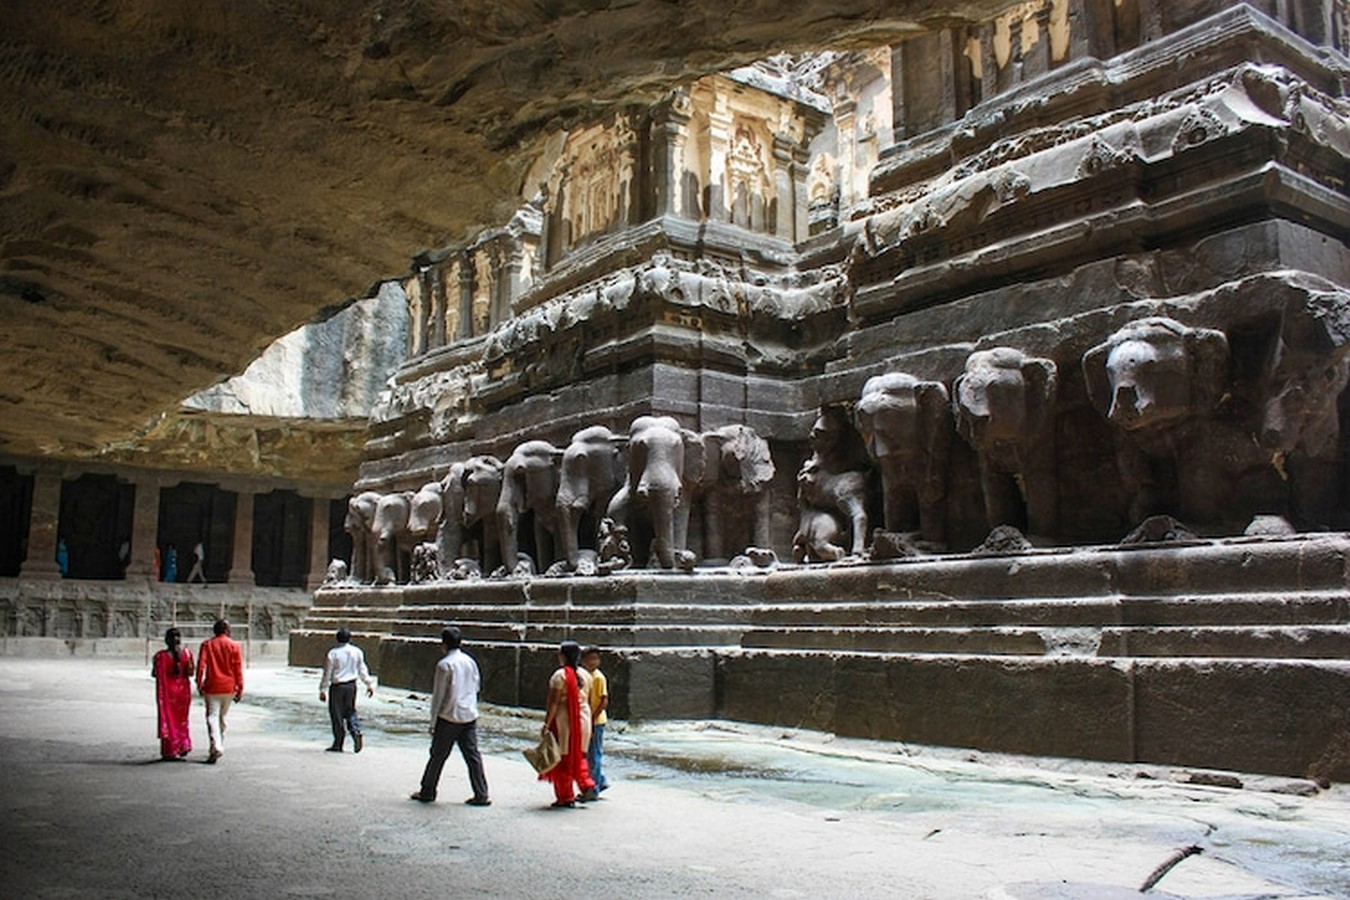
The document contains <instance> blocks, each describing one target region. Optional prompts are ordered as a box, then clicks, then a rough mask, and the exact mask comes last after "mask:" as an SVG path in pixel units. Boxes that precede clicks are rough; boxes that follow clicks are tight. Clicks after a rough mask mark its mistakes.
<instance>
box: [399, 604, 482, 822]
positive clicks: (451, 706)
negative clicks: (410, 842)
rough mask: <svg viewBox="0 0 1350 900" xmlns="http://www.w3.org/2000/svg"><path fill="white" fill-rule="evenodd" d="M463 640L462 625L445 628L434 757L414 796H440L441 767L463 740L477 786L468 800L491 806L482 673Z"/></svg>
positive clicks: (435, 697) (434, 712)
mask: <svg viewBox="0 0 1350 900" xmlns="http://www.w3.org/2000/svg"><path fill="white" fill-rule="evenodd" d="M459 644H460V633H459V629H458V628H456V627H455V626H454V625H451V626H449V627H447V628H444V629H442V630H441V646H442V647H443V648H444V650H445V655H444V656H442V657H441V660H440V662H438V663H436V681H435V686H434V687H433V689H432V692H431V758H430V759H429V760H427V767H426V769H425V771H423V772H422V787H421V788H420V789H419V790H418V791H417V792H416V793H415V794H413V795H412V799H413V800H417V801H420V802H422V803H431V802H433V801H434V800H435V799H436V789H437V786H438V785H439V784H440V781H441V769H443V768H444V767H445V761H446V760H447V759H449V758H450V751H451V750H452V749H453V748H454V746H455V744H459V752H460V754H461V755H462V756H463V757H464V764H465V765H467V766H468V767H469V783H470V784H471V785H472V786H473V796H472V797H470V798H469V799H468V800H465V801H464V802H465V803H467V804H469V805H470V806H491V805H492V801H491V800H490V799H489V798H488V783H487V776H486V775H485V774H484V773H483V757H482V756H481V755H480V754H479V752H478V691H479V688H480V687H481V683H482V676H481V675H480V674H479V672H478V663H477V661H476V660H474V658H473V657H472V656H470V655H469V654H467V653H465V652H464V651H463V650H461V649H460V648H459Z"/></svg>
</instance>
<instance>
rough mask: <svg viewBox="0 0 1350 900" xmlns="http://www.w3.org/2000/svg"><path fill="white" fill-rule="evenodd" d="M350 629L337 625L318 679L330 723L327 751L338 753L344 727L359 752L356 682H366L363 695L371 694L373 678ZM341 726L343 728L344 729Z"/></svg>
mask: <svg viewBox="0 0 1350 900" xmlns="http://www.w3.org/2000/svg"><path fill="white" fill-rule="evenodd" d="M351 641H352V633H351V632H350V631H348V630H347V629H346V628H345V627H344V628H339V629H338V633H337V646H336V647H334V648H333V649H332V650H329V651H328V659H326V660H325V661H324V664H323V678H322V679H321V680H320V681H319V699H320V700H325V699H326V700H327V701H328V718H329V719H330V720H331V721H332V723H333V744H332V746H330V747H329V748H328V750H329V752H330V753H341V752H342V743H343V739H344V738H345V737H346V734H345V731H350V732H351V733H352V743H354V744H355V745H356V752H357V753H360V752H361V747H362V745H363V741H362V738H361V720H360V719H358V718H357V717H356V682H357V680H358V679H360V681H361V682H362V683H363V684H365V686H366V696H367V697H374V696H375V681H374V679H372V678H371V677H370V670H369V669H367V668H366V655H365V654H364V653H362V652H361V648H360V647H358V646H356V645H355V644H353V643H352V642H351ZM344 729H345V731H344Z"/></svg>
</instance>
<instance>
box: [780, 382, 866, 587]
mask: <svg viewBox="0 0 1350 900" xmlns="http://www.w3.org/2000/svg"><path fill="white" fill-rule="evenodd" d="M810 440H811V456H809V457H808V458H807V460H806V462H804V463H802V467H801V469H800V470H799V471H798V473H797V507H798V511H799V514H800V519H799V522H798V526H797V533H796V534H795V535H794V536H793V538H792V548H793V549H792V555H793V558H794V559H796V560H797V562H822V561H828V560H835V559H842V558H843V557H845V556H849V555H853V556H858V555H861V554H862V551H863V549H864V547H865V546H866V544H867V478H868V472H867V458H866V454H865V453H864V451H863V449H862V446H861V441H860V440H859V438H858V435H857V432H855V431H854V430H853V426H852V425H850V424H849V421H848V415H847V414H846V413H845V412H844V411H843V410H842V409H840V408H839V407H822V408H821V410H820V415H819V416H817V417H816V421H815V424H814V425H812V426H811V438H810ZM846 539H847V542H846Z"/></svg>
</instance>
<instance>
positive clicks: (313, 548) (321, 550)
mask: <svg viewBox="0 0 1350 900" xmlns="http://www.w3.org/2000/svg"><path fill="white" fill-rule="evenodd" d="M310 505H311V507H312V512H311V513H310V520H309V575H308V576H307V577H306V578H305V590H307V591H313V590H315V589H317V588H318V587H319V585H321V584H323V579H324V576H325V575H327V574H328V505H329V502H328V498H327V497H315V498H313V499H312V500H311V501H310Z"/></svg>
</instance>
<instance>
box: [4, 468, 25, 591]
mask: <svg viewBox="0 0 1350 900" xmlns="http://www.w3.org/2000/svg"><path fill="white" fill-rule="evenodd" d="M32 510H33V476H31V475H20V474H19V470H18V469H16V468H15V467H14V466H0V577H4V578H13V577H14V576H16V575H18V574H19V567H20V566H21V565H23V561H24V557H26V556H27V555H28V520H29V517H30V516H31V514H32Z"/></svg>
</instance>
